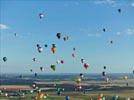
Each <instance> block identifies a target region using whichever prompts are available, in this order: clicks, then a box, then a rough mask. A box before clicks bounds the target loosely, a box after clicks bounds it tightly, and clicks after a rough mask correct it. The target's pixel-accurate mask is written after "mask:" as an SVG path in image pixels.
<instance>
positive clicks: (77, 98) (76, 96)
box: [0, 92, 134, 100]
mask: <svg viewBox="0 0 134 100" xmlns="http://www.w3.org/2000/svg"><path fill="white" fill-rule="evenodd" d="M48 94H49V95H48V96H47V98H46V99H41V100H65V96H67V95H68V96H70V100H90V99H91V98H93V100H97V97H98V95H99V93H97V92H96V93H86V94H83V93H78V92H77V93H76V92H72V93H69V92H66V93H63V94H62V95H61V96H58V95H56V93H54V92H49V93H48ZM35 95H36V93H33V94H30V93H29V94H27V95H26V97H25V98H20V97H4V96H1V97H0V100H33V99H32V96H35ZM117 95H118V96H119V99H118V100H126V98H127V97H131V98H132V97H134V96H133V93H127V92H125V93H117ZM104 96H105V99H106V100H112V97H113V96H115V93H108V92H107V93H104ZM133 99H134V98H133Z"/></svg>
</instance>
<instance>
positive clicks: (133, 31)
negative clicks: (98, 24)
mask: <svg viewBox="0 0 134 100" xmlns="http://www.w3.org/2000/svg"><path fill="white" fill-rule="evenodd" d="M116 35H118V36H121V35H129V36H132V35H134V28H128V29H126V30H124V31H122V32H117V33H116Z"/></svg>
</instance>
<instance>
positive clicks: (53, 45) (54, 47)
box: [51, 44, 56, 53]
mask: <svg viewBox="0 0 134 100" xmlns="http://www.w3.org/2000/svg"><path fill="white" fill-rule="evenodd" d="M51 51H52V52H53V53H55V52H56V45H55V44H52V48H51Z"/></svg>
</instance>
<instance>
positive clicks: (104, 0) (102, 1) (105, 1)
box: [94, 0, 116, 5]
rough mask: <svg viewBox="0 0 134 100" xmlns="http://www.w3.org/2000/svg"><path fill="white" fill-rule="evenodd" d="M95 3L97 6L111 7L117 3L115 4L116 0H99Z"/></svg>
mask: <svg viewBox="0 0 134 100" xmlns="http://www.w3.org/2000/svg"><path fill="white" fill-rule="evenodd" d="M94 3H95V4H109V5H114V4H115V3H116V2H115V0H97V1H95V2H94Z"/></svg>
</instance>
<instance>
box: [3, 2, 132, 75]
mask: <svg viewBox="0 0 134 100" xmlns="http://www.w3.org/2000/svg"><path fill="white" fill-rule="evenodd" d="M118 9H121V13H119V12H118ZM0 12H1V14H0V71H1V72H2V73H31V72H30V69H33V72H37V73H42V74H44V73H101V72H102V71H103V66H107V69H106V71H107V73H131V72H132V70H133V69H134V20H133V18H134V0H118V1H117V0H65V1H63V0H0ZM39 13H43V14H44V17H43V18H42V19H40V18H39V16H38V15H39ZM103 28H105V29H106V32H103V31H102V29H103ZM58 32H60V33H62V36H66V35H67V36H69V40H67V41H63V40H62V39H60V40H59V39H57V37H56V34H57V33H58ZM15 33H16V34H17V35H16V36H15V35H14V34H15ZM110 41H113V44H111V43H110ZM36 44H40V45H41V46H42V47H43V52H42V53H38V51H37V47H36ZM44 44H48V47H47V48H45V47H44ZM52 44H56V47H57V51H56V53H55V54H52V52H51V45H52ZM74 47H75V48H76V51H75V52H74V51H73V48H74ZM73 52H74V53H75V56H76V57H75V58H73V57H72V56H71V54H72V53H73ZM3 57H7V61H6V62H4V61H3V60H2V59H3ZM34 57H35V58H36V59H37V61H36V62H33V61H32V58H34ZM81 58H84V59H85V60H86V63H88V64H89V68H88V69H87V70H86V69H85V68H84V67H83V65H82V64H81V62H80V59H81ZM57 60H64V64H58V65H57V64H56V61H57ZM51 64H56V71H55V72H54V71H52V70H51V69H50V65H51ZM41 66H42V67H44V71H43V72H41V71H40V69H39V68H40V67H41Z"/></svg>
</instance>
